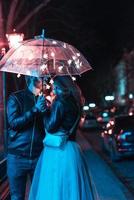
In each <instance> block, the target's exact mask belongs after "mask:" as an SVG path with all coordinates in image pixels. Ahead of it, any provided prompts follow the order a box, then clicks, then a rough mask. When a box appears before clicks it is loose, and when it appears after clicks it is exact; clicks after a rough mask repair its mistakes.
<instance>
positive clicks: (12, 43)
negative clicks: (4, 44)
mask: <svg viewBox="0 0 134 200" xmlns="http://www.w3.org/2000/svg"><path fill="white" fill-rule="evenodd" d="M6 37H7V40H8V44H9V48H12V47H13V48H16V47H18V46H19V45H20V42H22V41H23V38H24V34H23V33H15V32H14V33H11V34H6Z"/></svg>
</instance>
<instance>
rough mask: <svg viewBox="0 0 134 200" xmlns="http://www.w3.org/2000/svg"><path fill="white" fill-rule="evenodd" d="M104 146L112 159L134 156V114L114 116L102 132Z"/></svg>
mask: <svg viewBox="0 0 134 200" xmlns="http://www.w3.org/2000/svg"><path fill="white" fill-rule="evenodd" d="M101 137H102V144H103V148H104V149H105V150H107V151H108V152H109V154H110V158H111V160H112V161H117V160H120V159H121V158H123V157H124V156H134V115H132V116H129V115H127V116H126V115H125V116H117V117H114V118H112V119H111V120H110V121H109V122H108V123H107V125H106V127H105V129H104V130H103V132H102V133H101Z"/></svg>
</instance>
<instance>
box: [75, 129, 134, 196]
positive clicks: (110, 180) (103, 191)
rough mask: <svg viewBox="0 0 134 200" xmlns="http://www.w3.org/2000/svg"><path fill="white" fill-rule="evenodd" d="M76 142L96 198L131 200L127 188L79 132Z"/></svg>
mask: <svg viewBox="0 0 134 200" xmlns="http://www.w3.org/2000/svg"><path fill="white" fill-rule="evenodd" d="M78 143H79V144H80V146H81V148H82V149H83V151H84V155H85V158H86V161H87V163H88V167H89V172H90V176H91V180H92V185H93V188H94V190H96V193H97V196H98V198H97V200H133V199H134V197H132V195H130V193H129V192H128V190H127V188H126V187H125V186H124V185H123V184H122V183H121V182H120V180H119V179H118V178H117V177H116V176H115V174H114V173H113V172H112V170H111V169H110V167H109V166H108V165H107V163H106V162H105V161H104V160H103V159H101V157H100V156H99V155H98V154H97V153H96V152H95V151H94V150H93V149H92V147H91V145H90V144H89V142H88V141H87V140H86V139H85V138H84V136H83V135H82V134H80V133H79V134H78Z"/></svg>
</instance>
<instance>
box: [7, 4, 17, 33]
mask: <svg viewBox="0 0 134 200" xmlns="http://www.w3.org/2000/svg"><path fill="white" fill-rule="evenodd" d="M17 4H18V0H12V3H11V7H10V11H9V14H8V18H7V25H6V31H7V33H9V32H10V31H11V30H12V29H13V23H14V20H13V17H14V13H15V9H16V6H17Z"/></svg>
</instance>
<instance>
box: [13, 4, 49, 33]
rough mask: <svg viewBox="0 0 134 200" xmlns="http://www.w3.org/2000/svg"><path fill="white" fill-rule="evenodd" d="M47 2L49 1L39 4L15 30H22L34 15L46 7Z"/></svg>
mask: <svg viewBox="0 0 134 200" xmlns="http://www.w3.org/2000/svg"><path fill="white" fill-rule="evenodd" d="M49 1H51V0H44V1H43V3H41V4H39V5H38V6H37V7H36V8H35V9H34V10H32V11H31V12H30V13H29V14H28V15H27V16H26V17H25V18H24V20H23V21H22V22H21V23H20V24H19V25H18V26H17V27H16V29H17V30H19V29H20V28H22V27H23V26H24V25H25V24H26V23H27V22H28V21H29V20H30V19H31V18H32V17H33V16H34V15H35V14H36V13H38V12H39V10H41V9H42V8H43V7H44V6H46V5H47V4H48V3H49Z"/></svg>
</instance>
